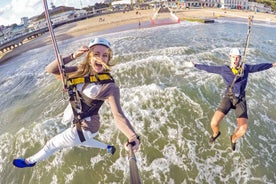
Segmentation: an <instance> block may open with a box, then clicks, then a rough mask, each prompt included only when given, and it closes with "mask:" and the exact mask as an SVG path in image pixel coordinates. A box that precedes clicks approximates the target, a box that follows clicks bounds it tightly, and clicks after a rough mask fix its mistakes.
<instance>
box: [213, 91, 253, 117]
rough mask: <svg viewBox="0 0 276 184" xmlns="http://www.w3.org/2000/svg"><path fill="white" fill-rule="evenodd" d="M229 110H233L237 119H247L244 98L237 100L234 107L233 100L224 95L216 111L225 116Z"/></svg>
mask: <svg viewBox="0 0 276 184" xmlns="http://www.w3.org/2000/svg"><path fill="white" fill-rule="evenodd" d="M231 109H235V112H236V117H237V118H246V119H248V115H247V107H246V99H245V97H243V98H240V99H239V100H238V103H237V104H236V105H234V104H233V100H232V99H231V98H230V97H229V96H227V95H225V96H224V97H223V99H222V101H221V102H220V104H219V106H218V108H217V110H218V111H220V112H222V113H224V114H225V115H226V114H228V112H229V111H230V110H231Z"/></svg>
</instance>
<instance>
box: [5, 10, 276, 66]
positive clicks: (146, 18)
mask: <svg viewBox="0 0 276 184" xmlns="http://www.w3.org/2000/svg"><path fill="white" fill-rule="evenodd" d="M155 12H156V10H155V9H149V10H132V11H127V12H117V13H112V14H106V15H102V16H95V17H92V18H89V19H85V20H82V21H79V22H74V23H70V24H66V25H64V26H61V27H58V28H56V29H55V35H56V39H57V40H58V41H59V40H65V39H68V38H72V37H78V36H81V35H86V34H91V33H95V32H100V31H103V30H110V29H114V28H115V27H119V26H123V25H128V24H137V29H139V28H143V27H148V25H149V22H150V20H151V18H152V16H153V15H154V13H155ZM174 12H175V14H176V16H177V17H179V18H180V20H181V21H185V20H189V19H219V18H222V17H231V18H245V19H246V18H248V17H249V16H254V20H258V21H265V22H272V23H276V15H274V14H268V13H260V12H249V11H243V10H222V9H218V8H197V9H185V10H175V11H174ZM47 44H51V40H50V36H49V32H47V33H45V34H44V35H41V36H40V37H38V38H35V39H32V40H28V41H25V42H24V44H23V45H21V46H18V47H16V48H14V49H13V50H11V51H9V52H6V53H0V64H1V63H4V62H6V61H8V60H9V59H10V58H12V57H15V56H18V55H19V54H21V53H23V52H25V51H28V50H31V49H34V48H37V47H41V46H44V45H47Z"/></svg>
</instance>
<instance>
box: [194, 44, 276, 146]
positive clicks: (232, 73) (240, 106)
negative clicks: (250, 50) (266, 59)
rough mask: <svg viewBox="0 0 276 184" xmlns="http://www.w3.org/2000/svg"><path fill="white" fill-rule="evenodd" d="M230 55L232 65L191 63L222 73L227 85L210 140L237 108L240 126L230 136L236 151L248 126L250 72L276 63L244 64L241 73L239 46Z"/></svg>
mask: <svg viewBox="0 0 276 184" xmlns="http://www.w3.org/2000/svg"><path fill="white" fill-rule="evenodd" d="M229 55H230V63H231V64H230V66H227V65H224V66H210V65H204V64H194V63H191V64H192V65H193V66H194V67H196V68H197V69H200V70H205V71H207V72H209V73H215V74H219V75H221V76H222V78H223V80H224V83H225V85H226V86H227V88H226V90H225V94H224V97H223V99H222V101H221V103H220V104H219V106H218V108H217V110H216V111H215V114H214V115H213V118H212V120H211V128H212V131H213V134H212V136H211V138H210V140H209V142H210V143H213V142H214V141H215V140H216V139H217V138H218V137H219V136H220V134H221V132H220V131H219V125H220V122H221V121H222V120H223V118H224V116H225V115H227V114H228V112H229V111H230V110H231V109H235V112H236V117H237V124H238V127H237V129H236V130H235V132H234V133H233V135H231V136H230V141H231V148H232V150H233V151H234V150H235V149H236V141H237V140H238V139H239V138H240V137H242V136H243V135H244V134H245V132H246V130H247V126H248V125H247V121H248V115H247V106H246V98H245V97H246V94H245V88H246V85H247V80H248V75H249V73H254V72H259V71H263V70H267V69H269V68H271V67H274V66H276V63H272V64H271V63H261V64H255V65H249V64H244V66H243V67H244V68H243V72H242V73H240V71H241V70H240V69H241V68H240V67H242V66H241V64H240V62H241V52H240V50H239V49H238V48H233V49H231V51H230V54H229Z"/></svg>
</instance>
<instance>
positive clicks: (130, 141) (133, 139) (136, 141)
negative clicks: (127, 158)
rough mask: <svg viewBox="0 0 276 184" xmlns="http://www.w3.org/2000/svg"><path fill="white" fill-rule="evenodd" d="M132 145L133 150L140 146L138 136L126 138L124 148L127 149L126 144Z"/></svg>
mask: <svg viewBox="0 0 276 184" xmlns="http://www.w3.org/2000/svg"><path fill="white" fill-rule="evenodd" d="M129 144H131V145H132V150H133V151H134V152H135V151H137V150H138V149H139V146H140V138H139V136H136V135H135V136H132V137H130V138H129V139H128V142H126V143H125V149H126V150H128V145H129Z"/></svg>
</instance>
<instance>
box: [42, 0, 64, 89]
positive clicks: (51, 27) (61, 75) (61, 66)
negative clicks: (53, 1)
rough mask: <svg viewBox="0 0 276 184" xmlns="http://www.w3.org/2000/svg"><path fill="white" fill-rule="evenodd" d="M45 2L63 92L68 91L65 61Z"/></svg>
mask: <svg viewBox="0 0 276 184" xmlns="http://www.w3.org/2000/svg"><path fill="white" fill-rule="evenodd" d="M43 2H44V9H45V18H46V21H47V25H48V29H49V32H50V36H51V40H52V43H53V47H54V51H55V55H56V59H57V61H58V69H59V73H60V77H61V81H62V85H63V92H66V91H67V77H66V73H65V65H64V63H63V60H62V56H61V55H60V52H59V49H58V46H57V41H56V38H55V34H54V31H53V26H52V22H51V19H50V15H49V8H48V4H47V0H43Z"/></svg>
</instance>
